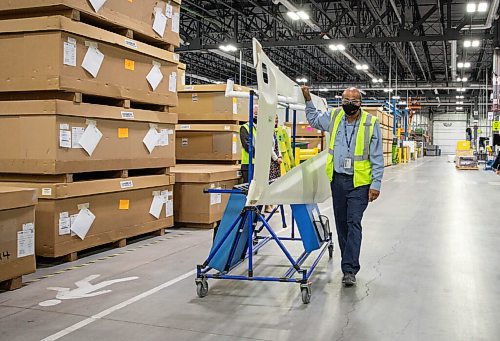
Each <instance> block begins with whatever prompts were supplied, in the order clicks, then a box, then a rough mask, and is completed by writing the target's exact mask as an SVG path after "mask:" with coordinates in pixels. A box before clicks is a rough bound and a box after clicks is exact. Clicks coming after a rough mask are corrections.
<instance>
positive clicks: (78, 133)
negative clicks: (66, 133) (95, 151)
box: [71, 127, 85, 148]
mask: <svg viewBox="0 0 500 341" xmlns="http://www.w3.org/2000/svg"><path fill="white" fill-rule="evenodd" d="M84 132H85V128H83V127H73V128H71V148H82V146H80V143H79V142H80V139H81V138H82V135H83V133H84Z"/></svg>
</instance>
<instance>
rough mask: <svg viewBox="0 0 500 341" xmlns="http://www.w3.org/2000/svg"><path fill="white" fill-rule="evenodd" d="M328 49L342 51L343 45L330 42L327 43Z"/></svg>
mask: <svg viewBox="0 0 500 341" xmlns="http://www.w3.org/2000/svg"><path fill="white" fill-rule="evenodd" d="M329 48H330V50H332V51H344V50H345V46H344V45H342V44H331V45H329Z"/></svg>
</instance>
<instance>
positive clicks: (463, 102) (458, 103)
mask: <svg viewBox="0 0 500 341" xmlns="http://www.w3.org/2000/svg"><path fill="white" fill-rule="evenodd" d="M456 104H464V102H461V101H459V102H457V103H456Z"/></svg>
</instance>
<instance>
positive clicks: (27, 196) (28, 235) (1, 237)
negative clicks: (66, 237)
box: [0, 187, 37, 290]
mask: <svg viewBox="0 0 500 341" xmlns="http://www.w3.org/2000/svg"><path fill="white" fill-rule="evenodd" d="M36 203H37V196H36V191H35V190H34V189H20V188H15V187H0V290H14V289H18V288H20V287H21V285H22V276H23V275H27V274H30V273H32V272H35V248H34V245H35V231H34V228H35V225H34V224H35V205H36Z"/></svg>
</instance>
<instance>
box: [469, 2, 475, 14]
mask: <svg viewBox="0 0 500 341" xmlns="http://www.w3.org/2000/svg"><path fill="white" fill-rule="evenodd" d="M475 11H476V4H475V3H473V2H470V3H468V4H467V13H474V12H475Z"/></svg>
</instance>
